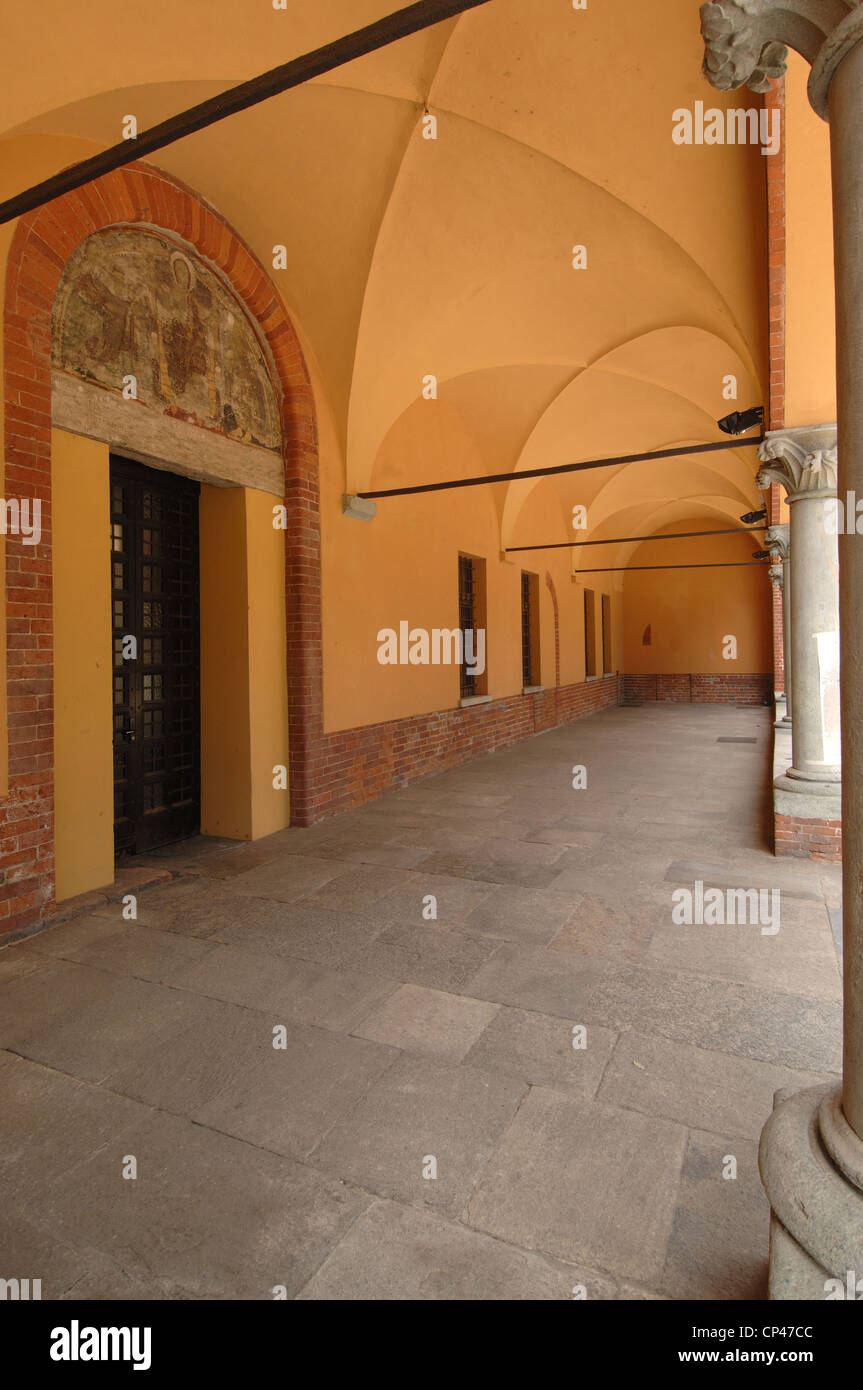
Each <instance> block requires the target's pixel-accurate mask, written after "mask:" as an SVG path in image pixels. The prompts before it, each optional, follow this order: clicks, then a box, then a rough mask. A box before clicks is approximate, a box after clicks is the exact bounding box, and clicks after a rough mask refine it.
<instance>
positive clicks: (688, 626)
mask: <svg viewBox="0 0 863 1390" xmlns="http://www.w3.org/2000/svg"><path fill="white" fill-rule="evenodd" d="M701 525H703V522H701V521H699V520H698V519H695V520H693V521H692V522H691V523H689V524H686V525H676V524H675V525H674V526H673V527H666V528H664V529H665V530H674V531H689V530H696V529H697V528H698V527H699V526H701ZM755 548H756V545H754V544H753V541H752V539H751V537H750V536H746V535H741V536H740V537H737V536H722V537H718V536H717V537H713V538H711V539H710V540H703V541H699V540H680V541H668V542H666V543H663V544H659V545H657V544H651V543H650V542H647V543H644V544H642V545H640V546H639V547H638V549H637V550H636V551H635V552H634V554H633V556H632V560H631V565H633V566H635V565H663V564H671V563H674V564H706V563H707V562H708V561H712V560H749V559H751V557H752V551H753V549H755ZM672 556H673V559H672ZM770 614H771V588H770V581H769V580H768V578H767V569H766V566H765V567H764V569H763V570H762V569H756V568H754V567H752V568H739V569H736V568H735V569H703V570H693V569H690V570H685V569H681V570H658V571H657V572H656V573H655V574H648V573H644V572H641V573H638V574H628V575H627V576H626V579H625V583H624V622H623V628H624V670H625V671H626V672H627V673H628V674H631V675H649V674H655V675H662V674H668V675H683V674H687V673H691V674H708V675H711V674H717V673H722V674H724V675H733V674H735V673H740V674H746V675H750V674H760V673H762V672H765V671H770V670H772V660H773V658H772V647H771V618H770ZM648 624H649V625H650V628H651V636H652V643H651V645H650V646H649V647H648V646H644V645H643V641H642V638H643V634H644V629H645V628H646V627H647V626H648ZM729 635H730V636H734V637H736V638H737V659H736V660H735V661H727V660H724V659H723V656H722V650H723V642H724V639H725V638H726V637H727V636H729Z"/></svg>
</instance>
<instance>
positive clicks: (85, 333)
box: [52, 228, 281, 451]
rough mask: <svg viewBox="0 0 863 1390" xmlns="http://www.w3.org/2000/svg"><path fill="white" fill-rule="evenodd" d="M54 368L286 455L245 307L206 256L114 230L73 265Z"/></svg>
mask: <svg viewBox="0 0 863 1390" xmlns="http://www.w3.org/2000/svg"><path fill="white" fill-rule="evenodd" d="M52 351H53V364H54V366H55V367H57V368H59V369H61V370H63V371H67V372H73V373H74V374H75V375H76V376H80V377H84V378H85V379H86V380H88V381H92V382H96V383H98V384H99V385H100V386H105V387H108V388H111V389H113V390H115V391H118V392H119V391H120V390H122V387H123V378H124V377H127V376H130V375H131V376H134V377H135V378H136V384H137V399H138V400H139V401H143V402H144V403H145V404H146V405H149V406H152V407H153V408H154V409H156V410H160V411H162V412H163V413H164V414H166V415H172V416H174V417H176V418H177V419H180V420H186V421H189V422H190V423H192V424H195V425H200V426H202V427H203V428H205V429H210V430H218V431H219V433H221V434H224V435H226V436H227V437H228V438H230V439H236V440H239V441H241V442H243V443H247V444H257V445H260V446H262V447H263V448H265V449H271V450H274V451H278V450H279V448H280V441H281V432H280V427H279V413H278V409H277V405H276V400H275V394H274V391H273V387H272V383H271V381H270V377H269V373H268V370H267V365H266V361H265V358H264V355H263V353H262V351H261V348H260V346H259V344H258V341H257V339H256V337H255V334H254V332H253V330H252V328H251V325H250V324H249V322H248V320H247V319H246V317H245V314H244V313H243V311H242V309H241V308H240V307H239V305H238V304H237V302H236V301H235V300H234V299H233V297H232V296H231V294H230V293H229V291H228V290H227V289H226V288H225V287H224V286H223V285H222V284H221V283H220V281H219V280H217V278H216V277H215V275H213V274H212V273H211V272H210V271H208V270H207V269H206V268H205V267H204V266H203V265H202V263H201V262H200V261H199V260H198V259H197V258H194V257H192V256H191V255H189V254H187V253H186V252H185V251H183V250H180V249H179V248H178V247H177V246H176V245H174V244H173V243H171V242H169V241H166V240H164V239H163V238H162V237H159V236H156V235H154V234H152V233H149V232H145V231H140V230H137V229H119V228H115V229H112V230H110V231H107V232H100V233H97V234H96V235H94V236H91V237H88V238H87V240H86V241H84V242H83V243H82V244H81V246H79V247H78V249H77V251H76V252H75V253H74V255H73V256H72V257H71V258H70V260H69V262H68V264H67V266H66V270H65V272H64V275H63V280H62V282H61V285H60V290H59V292H58V295H57V300H56V304H55V308H54V333H53V349H52Z"/></svg>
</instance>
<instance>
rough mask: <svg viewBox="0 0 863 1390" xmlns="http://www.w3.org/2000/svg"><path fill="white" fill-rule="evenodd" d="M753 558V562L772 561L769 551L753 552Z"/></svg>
mask: <svg viewBox="0 0 863 1390" xmlns="http://www.w3.org/2000/svg"><path fill="white" fill-rule="evenodd" d="M752 558H753V560H769V559H770V551H769V550H753V552H752Z"/></svg>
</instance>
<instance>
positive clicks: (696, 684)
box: [620, 672, 773, 705]
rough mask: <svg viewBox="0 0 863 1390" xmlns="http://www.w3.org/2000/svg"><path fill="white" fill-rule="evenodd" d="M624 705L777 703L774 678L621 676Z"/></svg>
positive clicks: (738, 676) (734, 675) (744, 676)
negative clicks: (774, 696)
mask: <svg viewBox="0 0 863 1390" xmlns="http://www.w3.org/2000/svg"><path fill="white" fill-rule="evenodd" d="M620 681H621V699H622V702H623V704H625V705H628V704H641V703H643V702H645V701H651V700H656V701H672V702H676V703H680V704H685V705H688V704H692V705H765V704H772V701H773V676H772V674H767V675H737V674H734V673H733V672H729V673H728V675H725V674H724V673H723V674H722V675H689V676H687V675H683V676H661V675H658V676H621V678H620Z"/></svg>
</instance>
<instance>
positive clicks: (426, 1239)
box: [299, 1201, 645, 1302]
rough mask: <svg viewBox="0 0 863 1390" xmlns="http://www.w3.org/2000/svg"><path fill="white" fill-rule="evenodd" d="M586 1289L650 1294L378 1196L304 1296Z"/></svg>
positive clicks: (492, 1294) (515, 1297)
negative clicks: (377, 1199) (382, 1199)
mask: <svg viewBox="0 0 863 1390" xmlns="http://www.w3.org/2000/svg"><path fill="white" fill-rule="evenodd" d="M581 1289H583V1290H584V1293H585V1295H586V1296H587V1298H588V1299H591V1300H593V1299H600V1300H608V1299H637V1298H643V1297H645V1294H644V1293H643V1292H641V1291H638V1290H636V1289H634V1288H632V1287H631V1286H627V1285H626V1284H625V1283H623V1282H618V1281H615V1280H614V1279H612V1278H610V1277H609V1276H608V1275H603V1274H599V1273H597V1271H596V1270H592V1269H584V1268H581V1267H579V1266H577V1265H570V1264H564V1263H562V1262H561V1261H559V1260H553V1259H551V1258H550V1257H549V1256H547V1255H542V1254H539V1253H537V1252H534V1251H530V1250H520V1249H518V1248H517V1247H516V1246H513V1245H507V1244H506V1243H505V1242H503V1241H500V1240H494V1239H492V1238H491V1237H489V1236H485V1235H481V1234H480V1233H479V1232H477V1231H471V1230H468V1229H467V1227H465V1226H460V1225H457V1224H456V1223H455V1222H452V1221H448V1220H446V1219H445V1218H444V1217H442V1216H440V1215H439V1214H438V1213H436V1212H431V1211H418V1210H416V1209H414V1208H411V1207H402V1206H398V1205H397V1204H396V1203H394V1202H385V1201H379V1202H376V1203H375V1204H374V1206H372V1207H370V1208H369V1209H368V1211H365V1212H364V1213H363V1215H362V1216H361V1217H360V1218H359V1220H358V1221H357V1222H356V1223H355V1225H354V1226H352V1227H351V1230H350V1231H349V1232H348V1234H347V1235H346V1236H345V1238H344V1240H343V1241H341V1242H340V1243H339V1245H338V1246H337V1247H336V1249H335V1250H334V1251H333V1253H332V1255H330V1257H329V1258H328V1259H327V1260H326V1261H325V1263H324V1264H323V1265H322V1266H321V1268H320V1269H319V1270H318V1272H317V1274H315V1275H314V1277H313V1278H312V1279H311V1280H310V1281H309V1283H308V1284H307V1285H306V1287H305V1288H304V1289H303V1291H302V1293H300V1294H299V1298H300V1299H301V1300H314V1299H326V1300H330V1301H335V1300H338V1301H343V1300H350V1299H354V1300H356V1299H381V1298H384V1299H391V1300H393V1301H406V1300H417V1299H419V1300H431V1301H434V1302H446V1301H451V1300H472V1301H481V1302H485V1301H488V1300H500V1301H506V1302H510V1301H512V1302H519V1301H522V1300H557V1301H567V1300H570V1301H571V1300H572V1299H573V1297H576V1296H577V1297H580V1296H581V1292H580V1290H581ZM573 1290H578V1293H577V1294H574V1293H573Z"/></svg>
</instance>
